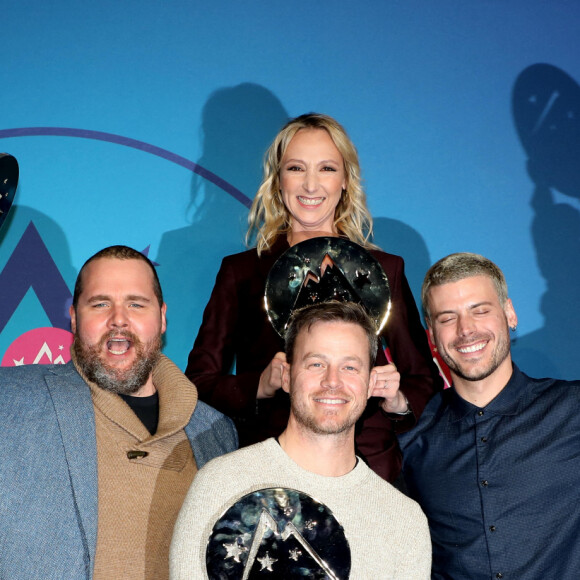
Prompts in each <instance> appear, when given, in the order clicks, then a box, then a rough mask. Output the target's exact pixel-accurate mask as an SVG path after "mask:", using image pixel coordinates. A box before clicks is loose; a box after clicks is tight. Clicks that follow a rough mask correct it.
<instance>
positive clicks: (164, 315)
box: [161, 302, 167, 334]
mask: <svg viewBox="0 0 580 580" xmlns="http://www.w3.org/2000/svg"><path fill="white" fill-rule="evenodd" d="M166 329H167V304H165V302H164V303H163V306H161V334H165V330H166Z"/></svg>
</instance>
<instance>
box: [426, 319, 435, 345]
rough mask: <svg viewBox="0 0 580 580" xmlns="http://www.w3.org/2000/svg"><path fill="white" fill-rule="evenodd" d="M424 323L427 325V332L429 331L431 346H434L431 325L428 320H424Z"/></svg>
mask: <svg viewBox="0 0 580 580" xmlns="http://www.w3.org/2000/svg"><path fill="white" fill-rule="evenodd" d="M425 322H426V323H427V330H428V331H429V340H430V341H431V344H435V337H434V336H433V329H432V328H431V324H430V323H429V321H428V320H425Z"/></svg>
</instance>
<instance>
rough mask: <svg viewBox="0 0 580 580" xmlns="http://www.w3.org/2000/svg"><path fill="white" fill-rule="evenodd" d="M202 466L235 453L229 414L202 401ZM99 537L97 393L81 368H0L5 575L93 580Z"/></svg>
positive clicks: (196, 434)
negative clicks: (92, 395)
mask: <svg viewBox="0 0 580 580" xmlns="http://www.w3.org/2000/svg"><path fill="white" fill-rule="evenodd" d="M185 431H186V433H187V436H188V438H189V440H190V442H191V447H192V449H193V452H194V455H195V458H196V462H197V465H198V468H200V467H201V466H202V465H204V464H205V463H206V462H207V461H209V460H210V459H212V458H214V457H217V456H218V455H222V454H224V453H228V452H230V451H234V450H235V449H236V448H237V444H238V439H237V433H236V431H235V428H234V426H233V423H232V422H231V420H230V419H228V418H227V417H225V416H224V415H222V414H221V413H219V412H218V411H216V410H215V409H212V408H211V407H209V406H208V405H206V404H204V403H202V402H201V401H199V402H198V403H197V406H196V408H195V412H194V413H193V415H192V417H191V420H190V422H189V424H188V425H187V427H186V428H185ZM96 540H97V451H96V437H95V419H94V411H93V403H92V400H91V393H90V390H89V388H88V386H87V384H86V383H85V382H84V381H83V379H82V378H81V377H80V375H79V374H78V373H77V371H76V369H75V367H74V365H73V364H72V363H68V364H66V365H50V366H44V365H30V366H21V367H3V368H0V580H28V579H30V580H38V578H43V579H45V580H51V579H55V580H56V579H63V580H77V579H79V580H80V579H83V580H84V579H90V578H91V577H92V572H93V563H94V557H95V548H96Z"/></svg>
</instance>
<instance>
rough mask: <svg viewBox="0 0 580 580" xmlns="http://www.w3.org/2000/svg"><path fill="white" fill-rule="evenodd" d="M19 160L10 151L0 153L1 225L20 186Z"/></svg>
mask: <svg viewBox="0 0 580 580" xmlns="http://www.w3.org/2000/svg"><path fill="white" fill-rule="evenodd" d="M18 175H19V172H18V162H17V161H16V159H15V158H14V157H12V155H8V153H0V227H2V224H3V223H4V220H5V219H6V217H7V216H8V212H9V211H10V208H11V207H12V202H13V200H14V194H15V193H16V187H17V186H18Z"/></svg>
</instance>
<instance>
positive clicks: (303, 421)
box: [290, 388, 366, 435]
mask: <svg viewBox="0 0 580 580" xmlns="http://www.w3.org/2000/svg"><path fill="white" fill-rule="evenodd" d="M302 396H303V395H302ZM319 396H320V397H322V398H324V396H325V393H321V394H320V395H319ZM302 401H303V399H302V400H300V397H299V396H293V390H292V388H290V406H291V409H292V415H293V416H294V418H295V419H296V422H297V423H299V424H300V425H302V426H303V427H305V428H306V429H308V431H310V432H312V433H314V434H316V435H339V434H340V433H345V432H347V431H349V429H351V427H353V426H354V425H355V424H356V422H357V421H358V419H359V417H360V416H361V415H362V413H363V411H364V406H363V407H362V408H356V409H352V410H351V412H350V413H349V414H348V415H346V416H345V417H343V418H342V420H341V421H340V422H339V421H338V420H331V421H320V420H319V419H317V418H316V417H315V416H314V415H313V414H312V413H311V411H310V409H309V408H308V407H307V406H306V405H305V404H303V402H302ZM365 403H366V401H365ZM337 411H338V409H337ZM333 414H335V415H336V414H338V413H333V412H332V411H331V412H329V413H328V414H327V416H328V417H331V416H332V415H333Z"/></svg>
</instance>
